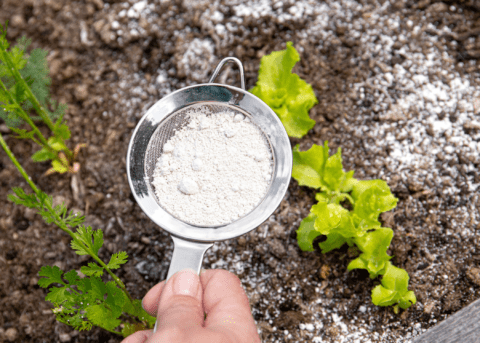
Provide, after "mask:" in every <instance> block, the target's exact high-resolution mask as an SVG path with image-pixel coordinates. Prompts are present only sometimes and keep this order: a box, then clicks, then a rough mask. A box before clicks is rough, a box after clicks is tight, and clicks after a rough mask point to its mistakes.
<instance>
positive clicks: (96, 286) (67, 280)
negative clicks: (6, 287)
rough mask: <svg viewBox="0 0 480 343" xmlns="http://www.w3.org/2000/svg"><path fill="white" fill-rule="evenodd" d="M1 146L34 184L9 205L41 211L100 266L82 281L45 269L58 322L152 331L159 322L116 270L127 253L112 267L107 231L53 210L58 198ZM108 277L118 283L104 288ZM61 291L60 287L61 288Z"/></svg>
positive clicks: (43, 282) (44, 282) (17, 191)
mask: <svg viewBox="0 0 480 343" xmlns="http://www.w3.org/2000/svg"><path fill="white" fill-rule="evenodd" d="M0 146H2V148H3V149H4V150H5V152H6V153H7V155H8V157H9V158H10V160H11V161H12V162H13V164H14V165H15V166H16V167H17V169H18V171H19V172H20V174H22V176H23V178H24V179H25V181H26V182H27V183H28V184H29V186H30V187H31V189H32V190H33V193H31V194H27V193H25V191H24V190H23V189H22V188H18V187H16V188H13V192H14V194H10V195H9V196H8V198H9V200H11V201H13V202H14V203H16V204H18V205H23V206H26V207H29V208H33V209H36V210H37V211H38V212H37V213H38V214H40V215H41V216H42V217H43V220H44V221H45V222H46V223H47V224H52V223H53V224H55V225H57V226H58V227H59V228H60V229H61V230H63V231H64V232H65V233H67V234H68V235H69V236H70V237H71V238H72V242H71V247H72V249H74V250H75V252H76V253H77V254H78V255H89V256H90V257H92V258H93V259H94V260H95V262H90V263H88V266H83V267H82V268H81V269H80V271H81V272H82V274H84V275H85V277H83V278H81V277H80V276H79V275H78V273H77V272H76V271H75V270H71V271H69V272H66V273H64V272H63V271H62V270H60V268H58V267H50V266H44V267H42V268H41V270H40V272H39V276H41V277H42V278H41V279H40V280H39V281H38V285H39V286H41V287H43V288H47V287H49V286H52V287H50V288H49V293H48V295H47V296H46V298H45V300H47V301H50V302H51V303H52V304H53V305H54V308H53V313H54V314H55V316H56V317H57V320H58V321H60V322H62V323H65V324H67V325H70V326H72V327H74V328H75V329H76V330H89V329H91V328H92V326H93V325H95V326H99V327H101V328H103V329H105V330H108V331H110V332H113V333H116V334H118V335H122V336H124V337H126V336H128V335H130V334H131V333H133V332H135V331H138V330H144V329H149V328H152V327H153V325H154V324H155V318H154V317H152V316H150V315H149V314H148V313H146V312H145V310H143V308H142V306H141V301H140V300H134V299H132V297H131V296H130V294H129V292H128V291H127V289H126V287H125V285H124V283H123V282H122V281H121V280H120V279H119V278H118V276H116V275H115V274H114V273H113V271H112V270H115V269H118V268H120V266H121V265H123V264H125V263H126V262H127V258H128V256H127V253H126V252H124V251H122V252H119V253H116V254H113V255H112V256H111V257H110V260H109V262H108V263H105V262H104V261H103V260H102V259H101V258H100V257H99V250H100V249H101V247H102V245H103V231H102V230H93V229H92V228H91V227H90V226H87V227H86V226H84V225H82V224H83V222H84V220H85V218H84V217H83V216H81V215H79V214H78V213H73V211H70V212H68V211H67V208H66V207H65V206H64V205H63V204H62V205H57V206H53V202H52V197H49V196H48V195H47V194H45V193H44V192H42V191H41V190H40V189H39V188H38V187H37V186H36V185H35V183H34V182H33V181H32V180H31V178H30V176H29V175H28V174H27V173H26V172H25V170H24V169H23V167H22V166H21V165H20V163H19V162H18V160H17V159H16V158H15V156H14V155H13V153H12V151H11V150H10V149H9V147H8V146H7V144H6V142H5V140H4V139H3V137H2V135H1V134H0ZM104 272H106V273H107V274H108V275H109V276H110V277H111V279H112V281H108V282H104V281H102V279H101V277H102V276H103V274H104ZM55 285H57V286H55Z"/></svg>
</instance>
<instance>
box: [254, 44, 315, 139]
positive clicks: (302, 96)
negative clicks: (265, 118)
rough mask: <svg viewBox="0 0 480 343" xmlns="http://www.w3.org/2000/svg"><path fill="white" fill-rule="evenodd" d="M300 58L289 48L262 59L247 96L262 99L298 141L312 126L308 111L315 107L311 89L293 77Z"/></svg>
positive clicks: (288, 45)
mask: <svg viewBox="0 0 480 343" xmlns="http://www.w3.org/2000/svg"><path fill="white" fill-rule="evenodd" d="M298 61H300V56H299V54H298V52H297V50H295V48H294V47H293V45H292V42H287V48H286V49H285V50H281V51H274V52H272V53H271V54H270V55H266V56H263V57H262V60H261V62H260V70H259V72H258V81H257V84H256V85H255V87H253V88H252V89H251V90H250V92H251V93H252V94H254V95H256V96H258V97H259V98H260V99H262V100H263V101H264V102H265V103H266V104H267V105H268V106H270V107H271V108H272V109H273V111H275V113H276V114H277V115H278V117H279V118H280V120H281V121H282V123H283V125H284V127H285V130H286V131H287V134H288V135H289V136H290V137H296V138H301V137H303V136H304V135H305V134H307V132H308V131H309V130H310V129H311V128H313V126H314V125H315V120H313V119H311V118H310V117H309V116H308V111H309V110H310V109H311V108H312V107H313V106H314V105H315V104H317V103H318V100H317V98H316V97H315V93H314V92H313V89H312V86H311V85H309V84H308V83H306V82H305V81H304V80H302V79H301V78H300V77H299V76H298V75H297V74H293V73H292V68H293V67H294V66H295V64H296V63H297V62H298Z"/></svg>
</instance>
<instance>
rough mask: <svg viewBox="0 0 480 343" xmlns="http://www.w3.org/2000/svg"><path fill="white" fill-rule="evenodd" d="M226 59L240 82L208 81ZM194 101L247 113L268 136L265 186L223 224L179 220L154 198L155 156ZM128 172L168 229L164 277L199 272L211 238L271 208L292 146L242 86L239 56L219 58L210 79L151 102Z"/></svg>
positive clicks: (235, 231) (286, 178)
mask: <svg viewBox="0 0 480 343" xmlns="http://www.w3.org/2000/svg"><path fill="white" fill-rule="evenodd" d="M226 62H235V63H236V64H237V65H238V67H239V69H240V82H241V88H238V87H233V86H228V85H222V84H216V83H213V81H214V80H215V77H216V76H217V75H218V73H219V71H220V70H221V68H222V66H223V65H224V64H225V63H226ZM198 106H208V107H209V108H210V109H211V110H212V111H214V112H216V111H217V112H218V111H224V110H225V109H227V110H228V111H233V112H237V113H241V114H243V115H246V116H248V117H249V118H250V119H251V121H252V122H253V123H254V124H255V125H256V126H257V127H258V128H259V129H260V130H261V132H262V133H263V134H264V136H265V139H266V140H267V141H268V142H269V146H270V150H271V153H272V156H273V163H274V167H273V172H272V177H271V180H270V186H269V188H268V190H267V193H266V194H265V196H264V198H263V199H262V200H261V201H260V202H259V204H258V205H257V206H256V207H255V208H254V209H253V210H252V211H251V212H250V213H248V214H246V215H245V216H243V217H241V218H239V219H237V220H235V221H233V222H231V223H228V224H222V225H218V226H209V227H205V226H198V225H193V224H191V223H187V222H184V221H182V220H179V219H178V218H176V217H175V216H173V215H172V214H170V213H169V212H168V211H166V210H165V209H164V208H163V207H162V206H161V205H160V202H159V201H158V199H157V197H156V195H155V190H154V187H153V185H152V181H153V172H154V169H155V165H156V162H157V160H158V158H159V157H160V156H161V154H162V152H163V145H164V144H165V143H166V142H167V141H168V139H169V138H170V137H172V136H173V135H174V133H175V131H176V130H179V129H181V128H182V127H183V126H184V125H186V124H188V112H189V111H192V110H195V109H196V108H198ZM126 164H127V176H128V182H129V184H130V188H131V190H132V194H133V196H134V198H135V200H136V201H137V203H138V204H139V206H140V208H141V209H142V210H143V211H144V212H145V214H146V215H147V216H148V217H149V218H150V219H151V220H152V221H153V222H155V223H156V224H157V225H158V226H160V227H161V228H162V229H164V230H166V231H168V232H169V233H170V234H171V235H172V240H173V242H174V251H173V255H172V261H171V263H170V268H169V270H168V275H167V279H169V278H170V277H171V276H172V275H173V274H175V273H176V272H178V271H180V270H182V269H185V268H189V269H193V270H196V271H197V272H200V269H201V265H202V260H203V255H204V254H205V251H206V250H207V249H208V248H210V247H211V246H212V245H213V243H214V242H216V241H222V240H227V239H232V238H236V237H238V236H241V235H243V234H245V233H247V232H249V231H251V230H253V229H254V228H256V227H258V226H259V225H260V224H262V223H263V222H264V221H265V220H267V219H268V218H269V217H270V216H271V215H272V213H273V212H274V211H275V210H276V208H277V207H278V205H280V202H281V201H282V199H283V197H284V196H285V193H286V191H287V188H288V184H289V183H290V176H291V173H292V151H291V146H290V141H289V139H288V136H287V133H286V131H285V129H284V127H283V125H282V123H281V122H280V120H279V118H278V117H277V115H276V114H275V112H273V110H272V109H271V108H270V107H269V106H268V105H267V104H265V103H264V102H263V101H262V100H260V99H259V98H257V97H256V96H254V95H253V94H251V93H249V92H247V91H246V90H245V81H244V76H243V66H242V64H241V62H240V61H239V60H238V59H236V58H234V57H228V58H225V59H223V60H222V61H221V62H220V63H219V64H218V66H217V67H216V69H215V71H214V72H213V74H212V77H211V78H210V80H209V83H206V84H200V85H196V86H190V87H185V88H182V89H180V90H178V91H176V92H173V93H171V94H169V95H167V96H166V97H164V98H162V99H161V100H159V101H158V102H157V103H155V104H154V105H153V106H152V107H151V108H150V109H149V110H148V111H147V113H145V115H144V116H143V117H142V119H140V121H139V123H138V124H137V126H136V128H135V130H134V132H133V135H132V138H131V140H130V144H129V146H128V152H127V163H126Z"/></svg>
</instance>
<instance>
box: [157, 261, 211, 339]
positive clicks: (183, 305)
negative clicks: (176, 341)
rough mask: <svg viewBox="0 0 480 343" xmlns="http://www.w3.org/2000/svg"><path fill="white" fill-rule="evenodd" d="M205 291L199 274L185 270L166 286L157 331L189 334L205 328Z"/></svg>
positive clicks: (159, 310) (160, 303)
mask: <svg viewBox="0 0 480 343" xmlns="http://www.w3.org/2000/svg"><path fill="white" fill-rule="evenodd" d="M202 294H203V289H202V285H201V282H200V277H199V276H198V274H197V273H196V272H195V271H193V270H191V269H185V270H182V271H179V272H178V273H176V274H174V275H173V276H172V277H171V278H170V279H169V280H168V281H167V283H166V284H165V286H164V288H163V290H162V295H161V296H160V302H159V305H158V314H157V331H163V332H164V333H166V332H170V333H172V334H179V333H182V332H183V333H189V332H191V330H192V329H197V328H201V327H203V320H204V312H203V306H202Z"/></svg>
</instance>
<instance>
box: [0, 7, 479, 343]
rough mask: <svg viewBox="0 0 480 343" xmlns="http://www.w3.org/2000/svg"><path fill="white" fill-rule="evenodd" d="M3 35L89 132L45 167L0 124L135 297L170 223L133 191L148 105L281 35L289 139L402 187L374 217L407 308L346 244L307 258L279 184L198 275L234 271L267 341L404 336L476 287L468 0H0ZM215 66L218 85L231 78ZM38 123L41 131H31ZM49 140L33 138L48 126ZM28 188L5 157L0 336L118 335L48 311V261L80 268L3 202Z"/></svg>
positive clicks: (474, 112) (64, 242) (248, 64)
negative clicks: (124, 259)
mask: <svg viewBox="0 0 480 343" xmlns="http://www.w3.org/2000/svg"><path fill="white" fill-rule="evenodd" d="M5 20H9V31H8V38H9V39H10V40H15V39H17V38H19V37H21V36H22V35H26V36H27V37H29V38H31V39H32V48H43V49H47V50H48V51H49V55H48V62H49V67H50V75H51V78H52V94H53V97H54V98H55V99H57V100H58V101H61V102H64V103H66V104H68V111H67V116H66V119H67V121H68V124H69V125H70V127H71V130H72V138H71V142H70V144H71V145H72V146H73V145H74V144H77V143H86V144H87V147H86V148H85V149H83V150H82V152H81V155H80V161H81V164H82V168H81V172H80V173H79V175H78V176H76V177H72V176H69V175H50V176H43V174H44V173H45V171H46V170H47V169H48V168H49V165H48V163H33V162H32V161H31V159H30V156H31V155H32V153H34V152H35V151H36V150H37V149H38V148H37V147H36V146H34V145H33V144H32V143H31V142H26V141H18V140H16V139H14V138H13V137H12V136H13V135H12V134H11V132H9V130H8V128H7V127H6V126H5V125H1V124H0V131H1V133H2V134H3V135H4V136H5V137H6V139H7V142H8V144H9V145H10V146H11V148H12V150H13V152H14V153H15V155H16V156H17V158H18V159H19V161H20V162H21V163H22V164H23V165H24V166H25V167H26V170H27V171H28V173H29V174H30V175H31V176H32V179H33V180H34V181H35V182H36V183H37V184H38V185H39V186H40V188H41V189H42V190H44V191H46V192H47V193H49V194H50V195H52V196H53V199H54V202H55V203H62V202H64V203H65V204H66V205H67V206H68V207H69V208H70V209H73V210H75V211H80V212H82V213H83V214H84V215H85V216H86V220H87V223H88V224H89V225H91V226H92V227H93V228H95V229H102V230H103V231H104V236H105V245H104V248H103V249H102V250H101V252H100V255H101V256H103V257H104V258H105V257H106V256H107V255H108V254H111V253H114V252H118V251H122V250H124V251H126V252H127V253H128V255H129V256H130V258H129V262H128V263H127V264H126V265H125V266H124V267H123V268H121V269H120V270H119V271H118V273H117V274H118V275H119V276H120V278H121V279H122V280H123V281H124V282H125V284H126V286H127V288H128V290H129V291H130V292H131V294H132V295H133V296H134V297H136V298H141V297H143V296H144V295H145V293H146V292H147V290H148V289H150V288H151V287H152V286H153V285H155V283H157V282H159V281H161V280H163V279H164V278H165V276H166V273H167V270H168V265H169V262H170V259H171V255H172V242H171V239H170V237H169V236H168V234H166V233H165V232H163V231H162V230H161V229H159V228H158V227H156V226H155V224H153V223H152V222H151V221H150V220H149V219H148V218H147V217H146V216H145V215H144V214H143V213H142V211H141V209H140V208H139V207H138V206H137V204H136V203H135V201H134V199H133V197H132V194H131V192H130V189H129V186H128V182H127V176H126V170H125V158H126V152H127V145H128V142H129V140H130V137H131V134H132V131H133V129H134V127H135V125H136V123H137V122H138V120H139V119H140V118H141V116H142V115H143V114H144V113H145V112H146V110H147V109H148V108H149V107H150V106H151V105H152V104H154V103H155V102H156V101H157V100H158V99H160V98H162V97H163V96H165V95H167V94H168V93H170V92H172V91H175V90H177V89H180V88H182V87H185V86H187V85H192V84H197V83H202V82H206V81H207V79H208V77H209V75H210V73H211V72H212V70H213V68H214V67H215V65H216V63H217V62H218V61H219V60H220V59H221V58H223V57H226V56H235V57H238V58H239V59H240V60H241V61H242V62H243V63H244V66H245V71H246V83H247V87H248V88H251V87H253V86H254V84H255V82H256V79H257V74H258V69H259V64H260V58H261V57H262V56H263V55H265V54H268V53H270V52H271V51H274V50H280V49H284V48H285V43H286V42H287V41H292V42H293V43H294V46H295V47H296V48H297V50H298V51H299V53H300V56H301V61H300V62H299V63H298V64H297V66H295V68H294V72H296V73H298V74H299V75H300V77H302V78H303V79H305V80H306V81H307V82H308V83H310V84H312V86H313V89H314V91H315V93H316V95H317V97H318V99H319V103H318V104H317V105H316V106H315V107H314V108H313V109H312V110H311V111H310V115H311V116H312V117H313V118H314V119H315V120H316V121H317V124H316V126H315V127H314V129H312V130H311V131H310V132H309V133H308V135H306V136H305V137H304V138H303V139H292V140H291V143H292V147H293V146H294V145H295V144H300V148H301V149H303V150H305V149H308V148H309V147H310V146H311V145H312V144H322V142H323V141H325V140H328V141H329V144H330V147H331V149H332V151H333V152H335V151H336V150H337V149H338V148H339V147H342V154H343V157H344V167H345V169H346V170H352V169H353V170H355V171H356V174H355V175H356V177H357V178H359V179H376V178H381V179H384V180H385V181H387V183H388V184H389V186H390V187H391V189H392V191H393V194H394V195H395V196H396V197H397V198H398V199H399V202H398V206H397V208H396V209H395V210H393V211H391V212H389V213H385V214H383V215H382V217H381V219H382V222H383V225H384V226H386V227H391V228H392V229H393V231H394V232H395V235H394V238H393V241H392V245H391V248H390V249H389V253H390V254H391V255H393V256H394V257H393V259H392V262H393V264H394V265H396V266H399V267H402V268H405V269H406V270H407V271H408V273H409V274H410V277H411V280H410V288H411V289H412V290H414V291H415V294H416V296H417V299H418V301H417V303H416V304H415V305H414V306H412V307H411V308H410V309H408V310H401V311H400V312H399V313H398V314H395V313H394V312H393V310H392V308H384V307H376V306H374V305H373V304H372V303H371V297H370V293H371V290H372V288H373V287H375V285H377V284H379V281H378V280H371V279H369V277H368V275H367V274H366V273H364V272H362V271H352V272H348V271H347V265H348V263H349V261H350V260H351V259H352V258H354V256H355V254H356V253H355V251H352V250H348V249H347V248H346V247H345V248H342V249H339V250H336V251H333V252H331V253H329V254H327V255H322V254H321V253H320V252H319V251H315V252H302V251H301V250H300V249H299V247H298V245H297V243H296V232H295V231H296V230H297V229H298V226H299V224H300V221H301V220H302V218H304V217H305V216H307V215H308V213H309V210H310V207H311V206H312V205H313V204H314V195H315V191H314V190H311V189H308V188H305V187H299V186H298V184H297V183H296V182H295V181H293V180H292V182H291V184H290V187H289V189H288V192H287V195H286V197H285V199H284V201H283V202H282V203H281V205H280V207H279V208H278V210H277V211H276V212H275V213H274V214H273V215H272V216H271V217H270V219H269V220H268V221H267V222H265V223H264V224H262V225H261V226H260V227H258V228H257V229H255V230H254V231H252V232H251V233H249V234H247V235H245V236H243V237H240V238H238V239H235V240H230V241H226V242H222V243H217V244H216V245H215V246H214V247H213V248H212V249H210V250H209V251H208V252H207V254H206V257H205V261H204V266H205V268H224V269H227V270H229V271H231V272H233V273H235V274H236V275H238V277H239V278H240V279H241V280H242V284H243V286H244V288H245V290H246V292H247V294H248V297H249V299H250V304H251V307H252V312H253V315H254V318H255V320H256V323H257V325H258V329H259V332H260V334H261V337H262V341H263V342H352V343H353V342H408V341H409V339H410V338H412V337H414V336H417V335H419V334H421V333H422V332H424V331H425V330H427V329H428V328H429V327H432V326H433V325H435V324H436V323H438V322H440V321H441V320H443V319H445V318H446V317H447V316H449V315H450V314H452V313H454V312H456V311H458V310H460V309H462V308H463V307H465V306H466V305H468V304H470V303H471V302H473V301H474V300H476V299H478V298H480V240H479V234H480V213H479V208H480V197H479V195H478V190H479V184H480V173H479V166H480V123H479V121H480V118H479V117H480V114H479V112H480V78H479V77H480V69H479V66H480V61H479V58H480V38H479V37H480V35H479V33H480V7H479V6H478V1H475V0H463V1H461V0H458V1H444V2H438V1H435V0H422V1H413V0H396V1H385V0H378V1H375V0H357V1H354V0H327V1H308V0H299V1H287V0H286V1H283V2H282V1H272V2H270V1H267V0H263V1H260V0H246V1H237V0H220V1H219V0H217V1H213V0H212V1H208V0H197V1H186V0H185V1H183V2H181V1H177V2H175V1H169V0H155V1H153V0H148V1H137V2H134V1H124V2H121V1H116V0H83V1H71V0H23V1H18V0H0V22H4V21H5ZM237 75H238V72H237V71H236V70H235V68H234V67H226V68H225V70H224V72H223V73H222V74H221V75H220V77H219V79H218V80H219V81H220V82H224V83H228V84H239V81H238V76H237ZM42 129H45V128H42ZM45 132H46V130H45ZM15 186H20V187H23V188H24V189H27V184H26V183H25V181H24V180H23V179H22V178H21V176H20V174H19V173H18V172H17V171H16V170H15V168H14V166H13V164H12V163H11V162H10V161H9V160H8V158H7V156H6V154H4V153H0V341H2V342H3V341H5V342H87V341H95V342H112V343H113V342H120V341H121V338H120V337H118V336H116V335H114V334H111V333H108V332H105V331H102V330H101V329H98V328H95V329H93V330H92V331H89V332H78V331H74V330H72V329H71V328H70V327H68V326H66V325H64V324H60V323H58V322H56V321H55V318H54V315H53V314H52V311H51V304H49V303H47V302H45V300H44V298H45V295H46V290H44V289H42V288H40V287H39V286H37V281H38V272H39V270H40V268H41V266H43V265H56V266H58V267H60V268H62V269H64V270H70V269H75V270H77V271H78V270H80V267H81V266H83V265H85V264H86V263H87V261H89V259H88V258H87V257H85V256H77V255H75V253H74V252H73V251H72V249H71V248H70V246H69V243H70V240H69V237H68V236H67V235H66V234H65V233H63V232H62V231H61V230H59V229H58V228H56V227H54V226H52V225H47V224H45V223H44V222H43V221H42V219H41V218H40V216H39V215H37V214H35V211H32V210H28V209H25V208H23V207H21V206H16V205H13V204H12V203H10V202H9V201H8V200H7V194H9V193H10V192H11V188H12V187H15Z"/></svg>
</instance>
